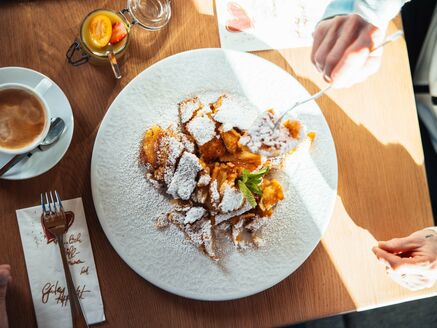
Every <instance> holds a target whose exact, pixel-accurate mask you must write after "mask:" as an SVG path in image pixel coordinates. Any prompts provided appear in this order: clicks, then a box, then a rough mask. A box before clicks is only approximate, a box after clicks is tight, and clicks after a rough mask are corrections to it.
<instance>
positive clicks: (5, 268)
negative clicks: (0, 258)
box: [0, 264, 12, 328]
mask: <svg viewBox="0 0 437 328" xmlns="http://www.w3.org/2000/svg"><path fill="white" fill-rule="evenodd" d="M11 280H12V277H11V267H10V265H8V264H1V265H0V328H7V327H8V317H7V315H6V289H7V287H8V283H9V282H11Z"/></svg>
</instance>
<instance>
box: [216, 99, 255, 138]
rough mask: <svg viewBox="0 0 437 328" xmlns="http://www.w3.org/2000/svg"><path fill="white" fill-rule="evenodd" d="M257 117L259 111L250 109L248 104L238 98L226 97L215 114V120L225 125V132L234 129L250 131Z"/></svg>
mask: <svg viewBox="0 0 437 328" xmlns="http://www.w3.org/2000/svg"><path fill="white" fill-rule="evenodd" d="M257 116H258V110H256V109H255V108H250V107H248V105H247V102H246V103H244V102H241V101H240V99H239V98H237V97H226V98H223V104H222V106H221V107H220V108H219V110H218V111H217V112H216V113H215V114H214V119H215V120H216V121H217V122H220V123H222V124H223V126H222V128H223V132H226V131H229V130H231V129H232V128H239V129H240V130H247V129H249V128H250V127H251V126H252V124H253V122H254V121H255V120H256V118H257Z"/></svg>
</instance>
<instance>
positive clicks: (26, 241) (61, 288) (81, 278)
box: [17, 198, 105, 328]
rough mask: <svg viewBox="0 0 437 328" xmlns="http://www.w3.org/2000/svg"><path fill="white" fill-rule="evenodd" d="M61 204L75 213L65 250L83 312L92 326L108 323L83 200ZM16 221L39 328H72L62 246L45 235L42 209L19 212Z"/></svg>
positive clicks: (65, 242) (27, 209) (66, 239)
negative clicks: (60, 249) (60, 247)
mask: <svg viewBox="0 0 437 328" xmlns="http://www.w3.org/2000/svg"><path fill="white" fill-rule="evenodd" d="M62 204H63V206H64V209H65V210H66V211H71V212H73V213H74V219H73V222H72V223H71V226H70V227H69V229H68V231H67V233H66V234H65V236H64V247H65V250H66V253H67V260H68V261H69V264H70V271H71V275H72V277H73V281H74V284H75V286H76V291H77V293H78V296H79V298H80V302H81V306H82V309H83V310H84V312H85V317H86V319H87V322H88V324H89V325H91V324H95V323H98V322H102V321H105V314H104V311H103V302H102V297H101V294H100V287H99V281H98V279H97V271H96V265H95V263H94V256H93V251H92V249H91V241H90V237H89V234H88V227H87V224H86V220H85V213H84V209H83V204H82V199H81V198H76V199H70V200H66V201H63V202H62ZM71 217H73V216H71ZM17 220H18V226H19V228H20V235H21V241H22V244H23V250H24V257H25V259H26V266H27V272H28V275H29V283H30V288H31V292H32V299H33V305H34V307H35V313H36V319H37V322H38V326H39V327H41V328H42V327H44V328H46V327H47V328H50V327H67V328H68V327H72V321H71V312H70V303H69V301H68V289H67V284H66V282H65V275H64V269H63V266H62V259H61V254H60V252H59V246H58V245H57V243H56V242H55V241H53V240H52V239H51V238H50V237H48V238H47V236H46V234H45V233H44V230H43V227H42V225H41V206H35V207H30V208H25V209H21V210H17Z"/></svg>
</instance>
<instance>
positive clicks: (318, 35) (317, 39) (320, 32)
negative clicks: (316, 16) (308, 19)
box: [311, 20, 331, 67]
mask: <svg viewBox="0 0 437 328" xmlns="http://www.w3.org/2000/svg"><path fill="white" fill-rule="evenodd" d="M329 24H331V22H330V20H327V21H323V22H321V23H320V24H319V25H318V26H317V29H316V31H315V32H314V34H313V47H312V49H311V62H312V63H313V65H314V66H316V60H315V54H316V52H317V50H318V49H319V47H320V44H321V43H322V41H323V39H324V37H325V35H326V32H328V26H329ZM316 67H317V66H316Z"/></svg>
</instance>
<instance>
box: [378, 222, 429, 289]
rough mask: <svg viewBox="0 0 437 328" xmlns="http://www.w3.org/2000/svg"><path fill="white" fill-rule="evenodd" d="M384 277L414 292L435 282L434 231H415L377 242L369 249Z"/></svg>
mask: <svg viewBox="0 0 437 328" xmlns="http://www.w3.org/2000/svg"><path fill="white" fill-rule="evenodd" d="M373 252H374V253H375V255H376V256H377V258H378V259H379V260H380V261H381V262H383V263H384V264H385V267H386V270H387V273H388V275H389V276H390V277H391V278H392V279H393V280H395V281H396V282H397V283H399V284H400V285H402V286H404V287H406V288H408V289H411V290H418V289H422V288H428V287H431V286H432V285H434V282H435V281H436V279H437V228H435V227H431V228H426V229H423V230H419V231H416V232H414V233H412V234H411V235H409V236H407V237H404V238H394V239H391V240H388V241H380V242H379V243H378V246H376V247H374V248H373Z"/></svg>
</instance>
